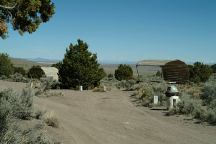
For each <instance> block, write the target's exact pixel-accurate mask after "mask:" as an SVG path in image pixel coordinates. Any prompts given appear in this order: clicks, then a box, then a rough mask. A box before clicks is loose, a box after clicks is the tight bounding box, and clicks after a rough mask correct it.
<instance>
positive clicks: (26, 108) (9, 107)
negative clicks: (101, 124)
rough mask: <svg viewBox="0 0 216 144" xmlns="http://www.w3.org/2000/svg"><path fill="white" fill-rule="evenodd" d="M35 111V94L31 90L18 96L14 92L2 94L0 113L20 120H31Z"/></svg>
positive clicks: (0, 95) (0, 94) (26, 90)
mask: <svg viewBox="0 0 216 144" xmlns="http://www.w3.org/2000/svg"><path fill="white" fill-rule="evenodd" d="M32 110H33V92H32V90H31V89H25V90H23V92H22V94H21V95H19V94H16V93H14V92H13V91H12V90H5V91H3V92H0V111H1V113H3V114H2V115H5V116H7V115H10V116H13V117H16V118H18V119H29V118H30V117H31V115H32Z"/></svg>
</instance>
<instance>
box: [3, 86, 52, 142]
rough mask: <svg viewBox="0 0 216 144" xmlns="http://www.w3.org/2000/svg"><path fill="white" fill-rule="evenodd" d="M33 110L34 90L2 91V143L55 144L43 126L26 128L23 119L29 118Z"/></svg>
mask: <svg viewBox="0 0 216 144" xmlns="http://www.w3.org/2000/svg"><path fill="white" fill-rule="evenodd" d="M32 112H33V92H32V90H31V89H25V90H23V92H22V94H20V95H19V94H17V93H15V92H13V91H12V90H4V91H2V92H0V143H2V144H23V143H26V144H27V143H28V144H34V143H40V144H53V143H55V142H54V141H53V140H52V139H50V138H49V137H48V135H47V134H46V133H45V131H44V130H42V128H43V127H41V126H38V125H37V126H36V125H35V126H33V127H30V128H24V127H23V124H24V123H22V121H21V120H22V119H25V120H26V119H29V117H32V115H33V114H32Z"/></svg>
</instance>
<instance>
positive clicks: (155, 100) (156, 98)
mask: <svg viewBox="0 0 216 144" xmlns="http://www.w3.org/2000/svg"><path fill="white" fill-rule="evenodd" d="M154 104H155V105H157V104H158V96H154Z"/></svg>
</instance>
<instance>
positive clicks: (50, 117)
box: [43, 111, 59, 128]
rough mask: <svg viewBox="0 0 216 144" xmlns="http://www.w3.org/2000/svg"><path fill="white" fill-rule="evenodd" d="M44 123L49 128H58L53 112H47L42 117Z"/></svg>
mask: <svg viewBox="0 0 216 144" xmlns="http://www.w3.org/2000/svg"><path fill="white" fill-rule="evenodd" d="M43 120H44V122H45V123H46V124H47V125H48V126H51V127H54V128H58V127H59V121H58V119H57V118H56V116H55V114H54V112H53V111H52V112H47V113H46V114H45V115H44V117H43Z"/></svg>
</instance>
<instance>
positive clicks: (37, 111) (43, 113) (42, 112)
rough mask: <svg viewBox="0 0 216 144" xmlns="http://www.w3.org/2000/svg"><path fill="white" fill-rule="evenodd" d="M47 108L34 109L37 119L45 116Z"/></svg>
mask: <svg viewBox="0 0 216 144" xmlns="http://www.w3.org/2000/svg"><path fill="white" fill-rule="evenodd" d="M46 112H47V111H46V110H41V109H37V110H35V111H34V118H35V119H42V118H43V116H44V115H45V114H46Z"/></svg>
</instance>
